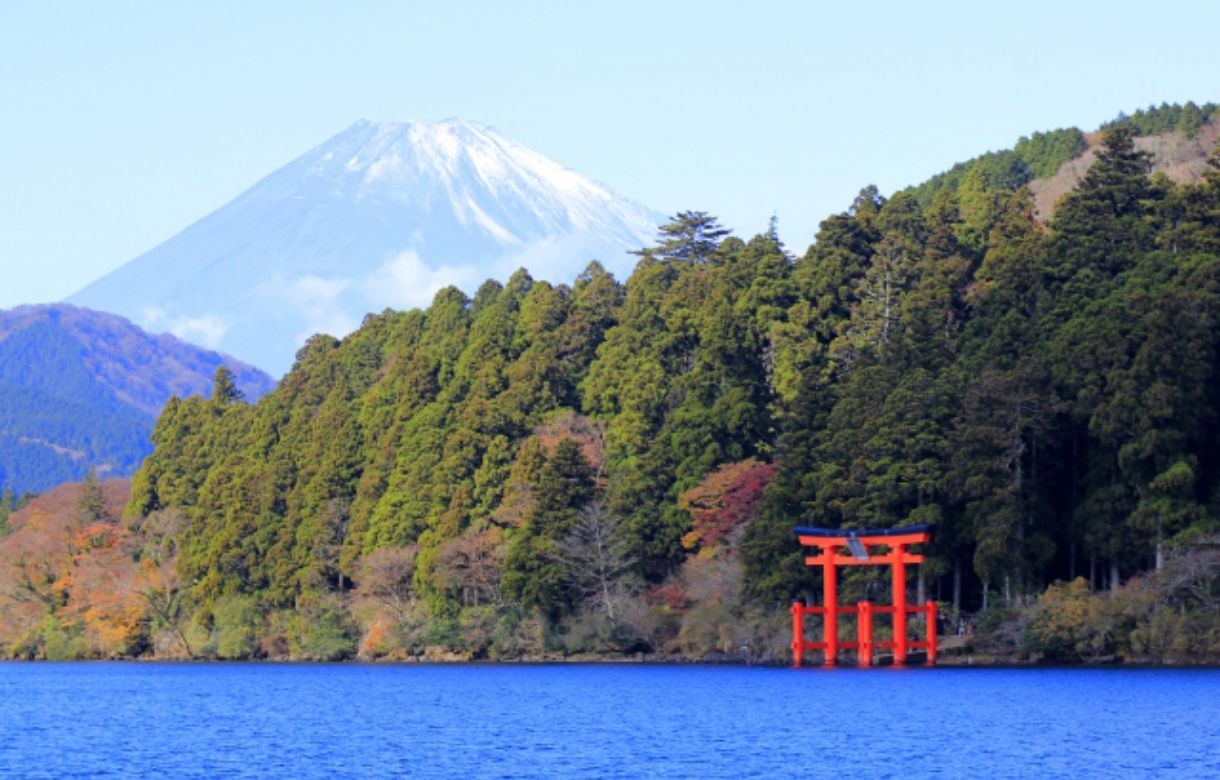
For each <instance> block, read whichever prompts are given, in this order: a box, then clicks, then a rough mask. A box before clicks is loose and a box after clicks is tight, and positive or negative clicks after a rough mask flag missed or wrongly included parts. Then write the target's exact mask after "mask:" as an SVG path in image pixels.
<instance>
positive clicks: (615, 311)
mask: <svg viewBox="0 0 1220 780" xmlns="http://www.w3.org/2000/svg"><path fill="white" fill-rule="evenodd" d="M1209 108H1210V107H1209ZM1179 113H1180V110H1179ZM1073 133H1074V134H1073ZM1137 133H1138V127H1136V126H1133V125H1132V124H1131V123H1129V122H1118V123H1116V124H1115V126H1113V127H1110V128H1109V129H1108V130H1107V131H1106V133H1105V137H1104V146H1103V148H1102V149H1101V150H1100V152H1099V154H1098V158H1097V162H1096V163H1095V164H1094V165H1093V167H1092V168H1090V169H1089V171H1088V173H1087V174H1086V175H1085V178H1084V180H1083V181H1082V182H1081V184H1080V186H1079V187H1078V188H1077V190H1076V191H1074V192H1073V193H1071V194H1070V195H1068V196H1067V197H1066V198H1065V199H1064V200H1063V201H1062V202H1061V203H1060V205H1059V207H1058V209H1057V210H1056V212H1055V214H1054V216H1053V218H1052V219H1051V220H1050V221H1049V223H1047V224H1041V223H1039V222H1038V221H1037V220H1036V219H1035V217H1034V212H1033V206H1032V200H1031V197H1030V194H1029V192H1028V190H1027V189H1026V188H1025V187H1024V185H1025V184H1026V183H1027V182H1028V181H1029V179H1030V177H1031V176H1034V175H1040V174H1042V173H1043V172H1044V171H1046V170H1047V169H1048V168H1049V169H1050V170H1052V171H1053V169H1054V167H1057V165H1058V164H1059V162H1061V161H1062V160H1063V159H1066V158H1068V157H1071V156H1073V155H1075V154H1078V153H1079V151H1080V149H1081V146H1080V144H1081V141H1080V138H1079V132H1078V131H1057V132H1056V133H1052V134H1044V135H1035V136H1033V137H1030V138H1027V139H1022V143H1021V144H1019V145H1018V148H1017V150H1016V151H1013V152H1009V153H1004V154H1006V155H1011V157H1010V158H1005V159H1001V160H997V159H996V155H990V156H985V157H983V158H978V159H977V160H976V161H972V163H969V164H966V165H964V166H962V167H961V170H960V171H958V172H957V173H956V174H954V173H953V172H950V174H946V176H945V177H942V178H941V179H940V180H939V181H936V180H934V181H936V183H929V184H927V185H924V186H922V187H919V188H914V189H912V190H907V191H903V192H899V193H897V194H895V195H894V196H892V197H890V198H888V199H887V198H884V197H882V196H881V194H880V193H879V192H878V191H877V190H876V189H875V188H872V187H869V188H866V189H864V190H863V191H861V192H860V194H859V196H858V197H857V198H856V199H855V201H854V202H853V203H852V204H851V206H850V208H848V209H847V210H846V211H844V212H843V213H840V214H836V215H834V216H831V217H829V218H828V219H826V220H825V221H824V222H823V223H822V224H821V228H820V231H819V233H818V235H817V238H816V241H815V243H814V244H813V246H812V247H810V248H809V250H808V251H807V252H806V253H805V254H804V255H802V256H799V257H795V256H793V255H792V254H790V253H789V252H788V251H787V250H786V249H785V247H784V246H783V245H782V243H781V242H780V240H779V237H778V232H777V226H776V224H775V223H774V221H773V222H772V224H771V225H770V226H769V227H768V229H767V230H766V231H764V232H763V233H761V234H759V235H757V236H754V237H753V238H750V239H748V240H743V239H741V238H738V237H736V236H733V235H732V234H731V233H730V232H729V231H728V230H726V229H724V228H723V227H721V226H720V225H719V223H718V222H717V220H716V219H715V218H714V217H712V216H710V215H708V214H706V213H703V212H697V211H690V212H682V213H679V214H677V215H676V216H675V217H673V219H672V220H671V221H670V222H669V223H668V224H666V225H664V226H662V227H661V230H660V235H659V238H658V241H657V243H656V245H655V246H652V247H649V248H646V249H643V250H641V251H640V253H639V255H640V256H639V262H638V264H637V266H636V268H635V271H634V273H632V275H631V277H630V278H629V279H627V280H626V281H625V282H620V281H619V280H616V279H614V278H613V277H612V276H611V275H610V274H608V273H607V272H605V271H604V270H603V269H602V267H601V266H600V265H598V264H597V263H592V264H590V265H589V267H588V268H587V269H586V270H585V272H584V273H582V274H581V275H580V277H579V278H578V279H577V280H576V281H575V283H574V284H572V285H571V286H567V285H552V284H549V283H547V282H545V281H540V280H535V279H532V278H531V277H530V276H529V274H528V273H526V272H525V271H524V270H523V271H519V272H518V273H516V274H515V275H514V276H513V277H512V278H511V279H509V280H508V281H507V282H506V283H505V284H500V283H497V282H494V281H489V282H487V283H485V284H484V285H483V286H482V287H481V288H479V290H478V291H477V292H476V293H475V294H474V296H473V297H472V298H468V297H467V296H466V295H464V294H463V293H461V292H460V291H458V290H456V289H453V288H449V289H445V290H442V291H441V292H440V293H438V294H437V296H436V298H435V300H434V301H433V303H432V305H431V306H430V307H429V308H428V309H427V310H424V311H418V310H414V311H402V312H395V311H386V312H383V313H380V314H375V315H370V316H369V317H367V318H366V320H365V322H364V323H363V326H362V327H361V328H360V329H359V330H357V331H356V332H355V333H353V334H351V335H350V336H348V337H346V338H344V339H343V340H342V341H339V340H336V339H334V338H331V337H329V336H324V335H319V336H315V337H314V338H312V339H311V340H310V341H309V342H308V343H307V344H306V345H305V346H304V348H302V349H301V351H300V352H299V353H298V354H297V357H296V362H295V364H294V366H293V368H292V370H291V371H290V372H289V374H288V375H287V376H286V377H285V378H284V380H283V381H282V383H281V384H280V386H279V388H278V389H277V390H276V391H274V392H272V393H270V394H269V395H267V396H266V397H264V398H263V399H261V400H260V401H259V402H258V403H256V404H248V403H246V402H244V401H243V400H242V399H241V397H240V393H238V392H237V391H236V389H235V387H234V385H233V380H232V377H231V375H230V374H229V373H228V372H227V371H226V370H223V369H222V370H221V371H219V372H218V373H217V377H216V386H215V389H214V391H213V394H212V397H211V398H210V399H207V400H205V399H203V398H201V397H189V398H185V399H181V400H179V399H174V400H172V401H171V402H170V403H169V405H168V406H167V407H166V408H165V410H164V412H163V413H162V415H161V417H160V419H159V421H158V423H157V426H156V429H155V431H154V433H153V442H154V446H155V450H154V452H153V454H152V456H151V457H150V458H149V459H148V460H147V461H146V462H145V464H144V466H143V467H142V468H141V469H140V471H139V472H138V473H137V474H136V476H135V478H134V481H133V484H132V489H131V500H130V503H129V505H128V506H127V509H126V512H125V519H124V520H123V521H122V522H120V521H119V520H118V519H117V518H113V522H114V523H116V524H117V525H118V526H121V527H122V528H123V529H125V531H124V533H127V534H129V535H131V538H132V539H138V540H140V541H138V542H137V541H133V542H131V544H130V547H129V548H126V549H128V553H129V555H128V558H129V559H130V560H131V561H132V562H133V563H132V564H131V565H132V566H134V567H138V568H139V567H142V568H140V571H141V572H143V574H142V575H140V576H143V577H144V578H145V579H144V580H141V581H143V582H145V583H146V586H145V591H142V592H144V593H145V595H146V599H145V601H146V602H147V603H148V604H155V605H156V609H155V610H154V611H152V612H148V611H146V613H145V617H144V618H143V619H144V620H145V623H144V624H143V625H145V626H146V630H142V631H136V630H132V631H129V632H127V633H126V634H123V636H125V637H127V638H126V639H124V640H123V641H124V642H128V643H129V646H120V647H117V648H116V647H113V646H111V647H110V648H109V649H107V648H106V647H103V646H102V645H95V646H94V649H92V650H90V651H88V652H92V653H94V654H103V655H104V654H106V653H107V652H110V653H114V652H118V653H127V654H130V653H138V652H148V651H149V650H150V648H154V647H155V649H156V650H157V651H158V652H163V653H165V654H169V655H173V654H175V653H177V654H193V655H205V656H206V655H211V656H219V657H248V656H272V657H279V656H298V657H321V658H338V657H346V656H350V655H354V654H356V653H359V654H360V655H362V656H364V657H382V656H384V657H392V658H394V657H399V658H401V657H413V656H419V655H420V654H423V653H425V652H428V653H430V654H431V656H432V657H440V656H439V655H437V654H438V653H440V652H442V651H443V652H448V653H452V654H453V655H454V657H491V658H509V657H541V656H544V655H545V654H547V653H578V652H598V653H606V652H622V653H636V652H681V653H685V654H687V655H688V656H706V655H707V654H709V653H723V654H725V655H729V656H740V655H745V656H747V657H755V658H766V657H778V656H779V655H780V654H782V652H783V647H784V645H785V644H786V641H787V639H786V638H785V630H786V628H785V622H784V621H785V618H786V614H785V612H784V609H783V608H784V605H785V604H786V602H787V601H788V600H790V599H791V598H793V597H800V596H806V595H812V594H813V593H815V592H816V589H815V587H814V586H815V584H816V579H815V578H814V577H813V576H812V575H811V574H810V573H809V572H808V571H807V570H806V568H805V567H804V566H803V565H802V559H801V555H802V553H801V550H800V548H799V546H798V545H797V544H796V543H795V540H794V537H793V535H792V527H793V526H794V525H797V524H803V525H815V526H827V527H856V528H874V527H890V526H902V525H909V524H915V523H931V524H933V525H934V526H935V534H934V538H933V541H932V542H931V543H930V544H929V545H928V548H929V549H927V550H926V552H927V555H928V562H927V563H926V564H925V565H924V566H923V567H921V570H922V571H921V573H920V577H919V578H918V580H917V581H916V582H914V583H913V585H912V588H913V590H914V589H918V593H917V594H915V597H916V598H924V597H926V598H935V599H937V600H939V601H941V602H943V603H944V606H945V609H946V610H948V611H950V612H960V611H966V612H979V613H980V614H981V615H984V616H988V619H991V620H992V621H993V623H994V624H995V625H997V626H998V625H1002V624H1003V625H1009V626H1011V625H1013V624H1014V623H1013V621H1016V620H1019V622H1020V631H1021V635H1020V637H1018V639H1017V640H1015V641H1018V642H1019V643H1023V646H1025V647H1027V648H1033V649H1034V650H1037V651H1038V652H1043V653H1046V654H1048V656H1050V657H1062V658H1080V657H1086V656H1087V657H1104V656H1108V655H1113V654H1119V655H1125V656H1140V657H1153V656H1157V657H1167V656H1168V655H1171V654H1172V653H1171V652H1170V651H1171V650H1172V651H1173V652H1177V653H1179V654H1180V655H1182V656H1185V657H1216V656H1217V655H1220V621H1218V620H1217V619H1216V617H1215V613H1216V607H1217V605H1218V604H1220V561H1218V560H1217V556H1216V555H1215V551H1216V545H1217V538H1218V537H1217V531H1218V530H1220V522H1218V520H1217V518H1220V448H1218V444H1217V443H1218V442H1220V438H1218V436H1217V434H1218V433H1220V431H1218V430H1217V428H1218V426H1220V419H1218V417H1217V412H1218V411H1220V391H1218V390H1217V388H1218V387H1220V384H1218V382H1217V379H1218V377H1217V376H1216V372H1217V370H1218V369H1220V153H1217V154H1213V156H1212V158H1211V161H1210V163H1211V168H1210V170H1209V172H1208V173H1207V174H1205V177H1204V179H1203V181H1201V182H1198V183H1191V184H1174V183H1173V182H1171V181H1169V180H1168V179H1167V178H1165V177H1163V176H1151V175H1150V173H1149V172H1150V163H1149V159H1148V157H1147V155H1145V154H1144V153H1142V152H1139V151H1137V150H1136V149H1135V148H1134V146H1133V137H1134V136H1135V135H1136V134H1137ZM955 170H957V169H955ZM1005 171H1007V173H1005ZM1009 174H1012V175H1009ZM95 522H96V518H95ZM14 536H15V534H14ZM150 540H151V541H150ZM107 549H109V548H107ZM62 565H67V564H62ZM57 572H58V569H55V567H54V566H46V567H44V570H43V573H42V574H41V575H39V576H42V577H43V582H42V584H39V582H36V581H35V579H36V578H33V577H27V583H26V587H27V588H28V589H29V590H30V591H31V592H34V591H37V589H38V588H40V587H41V588H43V589H44V590H46V589H47V588H50V587H51V584H52V583H53V582H54V581H55V578H56V577H58V576H60V575H59V574H58V573H57ZM137 574H138V572H137ZM134 576H136V575H133V577H134ZM879 576H881V575H880V574H874V573H871V572H866V573H859V574H853V575H852V576H851V577H849V578H848V580H847V582H846V583H845V584H844V588H845V596H846V597H847V598H850V597H852V596H863V595H864V594H868V593H877V592H880V593H884V592H885V591H884V584H883V583H881V582H880V581H879V580H878V579H876V578H877V577H879ZM1132 578H1135V579H1134V581H1133V582H1129V581H1131V580H1132ZM1053 583H1060V584H1053ZM1062 583H1067V584H1062ZM1048 586H1049V589H1048ZM1124 586H1125V589H1124ZM1120 590H1121V592H1122V593H1124V594H1126V595H1124V596H1123V597H1122V598H1118V596H1117V595H1116V596H1115V597H1114V598H1112V599H1108V600H1105V599H1106V597H1104V596H1102V595H1101V594H1102V593H1104V592H1106V591H1113V592H1114V593H1115V594H1118V593H1119V592H1120ZM1149 594H1151V595H1149ZM58 598H60V599H62V601H61V602H54V599H52V603H59V604H61V606H62V605H63V604H67V603H68V602H69V600H70V599H71V594H70V593H61V594H60V596H58ZM1124 599H1125V600H1124ZM1068 602H1070V603H1071V604H1072V605H1074V606H1075V607H1078V609H1074V610H1065V609H1064V608H1062V607H1063V605H1064V604H1065V603H1068ZM1056 605H1058V606H1056ZM27 613H28V615H27V618H26V619H25V622H24V623H22V625H24V626H26V627H27V630H26V631H25V633H20V632H18V633H19V635H16V636H10V637H7V638H0V641H3V642H6V644H5V647H6V648H7V652H8V653H9V654H12V655H38V654H40V653H42V652H43V651H44V650H43V645H42V644H40V642H41V641H42V640H40V638H39V637H40V634H39V632H40V631H44V630H45V626H46V625H47V624H46V622H45V620H46V619H45V617H43V618H38V616H37V615H35V613H34V611H32V610H27ZM1065 616H1068V617H1065ZM36 618H37V619H36ZM38 620H43V622H42V623H39V622H38ZM1072 620H1075V621H1076V622H1075V623H1072V622H1071V621H1072ZM1005 621H1007V623H1005ZM1065 621H1067V622H1065ZM1158 621H1159V622H1158ZM1153 624H1156V625H1158V626H1160V628H1158V629H1156V630H1155V631H1154V630H1152V629H1150V628H1149V626H1152V625H1153ZM56 625H59V624H58V623H57V624H56ZM57 630H61V629H57ZM1141 632H1142V633H1141ZM1158 632H1160V633H1161V634H1164V635H1166V636H1168V637H1169V640H1167V641H1170V642H1172V643H1173V644H1172V648H1167V647H1161V646H1154V645H1155V643H1153V642H1152V640H1150V639H1149V637H1150V636H1152V635H1154V634H1157V635H1160V634H1158ZM99 648H100V649H99ZM1158 654H1159V656H1158Z"/></svg>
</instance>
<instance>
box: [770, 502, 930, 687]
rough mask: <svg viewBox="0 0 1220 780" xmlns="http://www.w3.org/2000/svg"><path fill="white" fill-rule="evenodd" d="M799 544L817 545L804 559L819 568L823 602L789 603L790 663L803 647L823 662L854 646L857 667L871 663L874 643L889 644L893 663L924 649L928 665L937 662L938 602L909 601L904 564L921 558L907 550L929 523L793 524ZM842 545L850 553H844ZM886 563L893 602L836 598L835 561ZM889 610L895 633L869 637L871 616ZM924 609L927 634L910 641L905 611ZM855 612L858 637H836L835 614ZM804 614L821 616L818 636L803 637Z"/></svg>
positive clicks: (923, 536) (797, 661)
mask: <svg viewBox="0 0 1220 780" xmlns="http://www.w3.org/2000/svg"><path fill="white" fill-rule="evenodd" d="M793 530H794V531H795V532H796V535H797V538H799V539H800V542H801V544H803V545H808V546H812V547H820V548H821V553H820V554H818V555H811V556H808V557H806V558H805V563H806V565H809V566H821V567H822V606H820V607H807V606H805V605H804V604H802V603H801V602H800V601H794V602H793V603H792V662H793V665H794V666H800V665H801V664H802V662H803V661H804V658H805V651H806V650H821V651H822V658H823V663H824V664H825V665H826V666H834V665H835V663H836V662H837V661H838V655H839V651H840V650H855V651H856V658H857V661H858V663H859V665H860V666H872V664H873V651H874V650H876V649H878V648H888V649H892V650H893V652H894V663H895V664H904V663H906V660H907V653H908V652H909V651H911V650H918V649H923V650H925V651H926V652H927V660H928V663H929V664H934V663H936V602H935V601H928V602H927V603H926V604H916V605H911V604H907V570H906V567H907V564H909V563H923V560H924V557H923V555H919V554H914V553H910V552H907V548H908V547H909V546H911V545H913V544H922V543H924V542H927V541H928V539H930V538H931V536H932V533H931V526H927V525H912V526H907V527H906V528H885V529H880V530H871V531H862V530H852V529H846V528H802V527H797V528H795V529H793ZM878 546H884V547H888V548H889V551H888V552H886V553H877V552H876V551H874V550H871V549H870V548H872V547H878ZM844 547H846V548H847V549H848V550H849V551H850V553H851V554H850V555H844V554H843V553H842V549H843V548H844ZM886 564H889V565H890V567H891V573H892V583H893V603H892V604H891V605H890V606H888V607H887V606H879V605H876V604H873V603H872V602H870V601H861V602H859V603H858V604H856V606H854V607H846V606H840V605H839V603H838V591H839V589H838V568H837V567H839V566H884V565H886ZM879 612H880V613H889V614H891V615H893V625H894V638H893V640H892V641H889V642H877V641H875V640H874V639H873V616H874V615H875V614H877V613H879ZM921 612H922V613H923V614H924V621H925V634H924V635H925V638H924V639H923V640H920V641H913V640H910V639H909V638H908V637H907V616H908V615H911V614H919V613H921ZM853 613H854V614H855V615H856V619H857V624H856V626H857V627H856V640H855V641H854V642H840V641H839V625H838V617H839V616H840V615H849V614H853ZM805 615H821V616H822V641H821V642H806V641H805Z"/></svg>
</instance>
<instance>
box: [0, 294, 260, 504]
mask: <svg viewBox="0 0 1220 780" xmlns="http://www.w3.org/2000/svg"><path fill="white" fill-rule="evenodd" d="M221 365H224V366H227V367H228V368H229V370H230V371H232V372H233V374H234V377H235V379H236V382H237V385H238V387H239V388H240V389H241V390H242V392H243V393H244V394H245V395H246V397H247V398H249V399H251V400H254V399H257V398H258V397H260V396H262V395H263V394H265V393H266V392H268V391H269V390H271V389H272V388H273V387H274V386H275V382H274V380H272V378H271V377H270V376H268V375H267V374H265V373H263V372H262V371H259V370H258V369H256V368H253V367H251V366H248V365H246V364H244V363H241V362H239V361H236V360H234V359H233V358H229V357H227V356H225V355H222V354H220V353H217V352H213V351H210V350H205V349H201V348H199V347H196V346H194V345H192V344H188V343H187V342H185V341H182V340H180V339H178V338H176V337H174V336H170V335H167V334H161V335H153V334H149V333H146V332H144V331H143V330H141V329H140V328H138V327H137V326H135V325H133V324H132V323H131V322H129V321H128V320H126V319H124V318H122V317H119V316H116V315H113V314H106V313H103V312H97V311H91V310H89V309H81V308H77V307H75V306H69V305H66V304H56V305H46V306H20V307H17V308H15V309H10V310H7V311H0V489H5V488H10V489H12V490H13V492H14V493H17V494H21V493H24V492H40V491H43V490H46V489H48V488H50V487H53V486H55V485H58V484H60V483H62V482H66V481H70V480H78V479H80V478H82V477H83V476H84V475H85V474H86V473H87V471H88V470H89V468H90V467H94V468H96V469H97V471H98V473H99V474H101V475H103V476H119V475H127V474H131V473H132V472H134V471H135V470H136V469H137V468H138V467H139V465H140V463H141V462H142V461H143V460H144V457H145V456H146V455H147V454H148V453H149V452H151V450H152V445H151V443H150V441H149V436H150V434H151V433H152V428H153V424H154V423H155V422H156V417H157V415H158V414H159V413H160V410H161V407H162V406H164V404H165V402H166V401H167V400H169V398H170V397H171V396H175V395H177V396H187V395H208V394H209V393H210V392H211V388H212V380H213V377H214V375H215V372H216V369H217V368H219V367H220V366H221Z"/></svg>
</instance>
